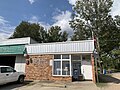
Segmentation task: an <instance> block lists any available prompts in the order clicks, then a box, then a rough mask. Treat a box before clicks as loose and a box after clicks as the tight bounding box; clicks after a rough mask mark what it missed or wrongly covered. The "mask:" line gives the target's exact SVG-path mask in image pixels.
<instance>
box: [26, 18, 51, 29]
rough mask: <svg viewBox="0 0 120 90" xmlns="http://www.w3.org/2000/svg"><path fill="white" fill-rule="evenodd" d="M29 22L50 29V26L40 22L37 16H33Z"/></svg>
mask: <svg viewBox="0 0 120 90" xmlns="http://www.w3.org/2000/svg"><path fill="white" fill-rule="evenodd" d="M28 22H30V23H38V24H40V25H41V26H43V27H44V28H45V29H48V28H49V27H50V25H49V24H48V23H44V22H41V21H40V20H39V17H37V16H32V17H31V18H30V20H29V21H28Z"/></svg>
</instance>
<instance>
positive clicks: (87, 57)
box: [82, 55, 91, 60]
mask: <svg viewBox="0 0 120 90" xmlns="http://www.w3.org/2000/svg"><path fill="white" fill-rule="evenodd" d="M90 58H91V57H90V55H82V59H83V60H90Z"/></svg>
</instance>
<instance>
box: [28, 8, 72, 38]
mask: <svg viewBox="0 0 120 90" xmlns="http://www.w3.org/2000/svg"><path fill="white" fill-rule="evenodd" d="M57 12H58V13H57ZM71 14H72V13H71V12H69V11H60V10H59V11H56V14H54V15H53V17H52V19H53V21H54V23H53V24H52V25H50V24H48V23H45V22H41V21H40V20H39V18H38V17H37V16H32V17H31V18H30V20H29V22H30V23H39V24H40V25H41V26H43V27H45V29H49V28H50V27H51V26H60V27H61V30H62V31H67V32H68V33H69V36H70V35H72V34H73V30H72V29H71V28H70V25H69V21H70V20H71Z"/></svg>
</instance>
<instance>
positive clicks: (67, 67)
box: [62, 61, 70, 75]
mask: <svg viewBox="0 0 120 90" xmlns="http://www.w3.org/2000/svg"><path fill="white" fill-rule="evenodd" d="M62 75H70V62H69V61H62Z"/></svg>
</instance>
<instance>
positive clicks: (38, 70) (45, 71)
mask: <svg viewBox="0 0 120 90" xmlns="http://www.w3.org/2000/svg"><path fill="white" fill-rule="evenodd" d="M50 60H53V55H31V56H29V58H28V59H26V62H27V64H26V70H25V71H26V79H27V80H51V81H72V78H71V77H59V76H52V66H50Z"/></svg>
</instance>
